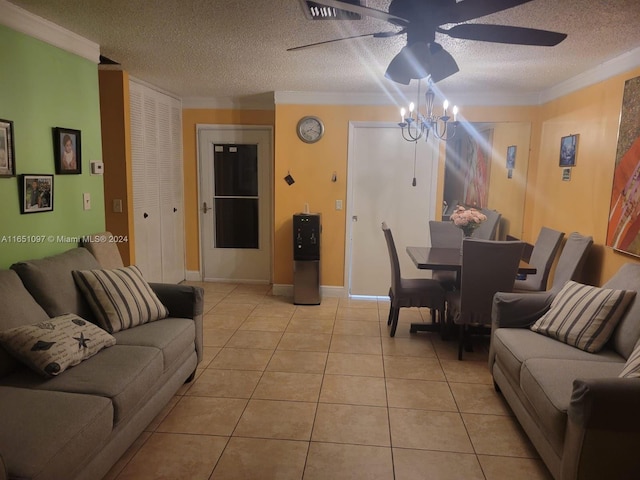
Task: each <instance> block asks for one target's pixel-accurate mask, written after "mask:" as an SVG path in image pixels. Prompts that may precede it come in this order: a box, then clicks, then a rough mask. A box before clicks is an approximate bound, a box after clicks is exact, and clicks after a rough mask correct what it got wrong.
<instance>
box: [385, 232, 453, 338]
mask: <svg viewBox="0 0 640 480" xmlns="http://www.w3.org/2000/svg"><path fill="white" fill-rule="evenodd" d="M382 231H383V232H384V238H385V240H386V242H387V250H388V251H389V263H390V265H391V287H390V288H389V298H390V300H391V306H390V308H389V318H388V320H387V325H391V331H390V333H389V336H391V337H393V336H395V334H396V328H397V326H398V317H399V316H400V309H401V308H404V307H426V308H429V309H431V310H432V311H435V312H436V313H437V318H436V316H432V321H433V322H434V323H435V322H436V321H437V322H440V326H442V319H443V318H444V296H445V291H444V289H443V288H442V287H441V286H440V283H439V282H438V281H437V280H433V279H431V278H402V275H401V274H400V261H399V259H398V252H397V250H396V245H395V242H394V241H393V235H392V233H391V229H390V228H389V227H388V226H387V224H386V222H382Z"/></svg>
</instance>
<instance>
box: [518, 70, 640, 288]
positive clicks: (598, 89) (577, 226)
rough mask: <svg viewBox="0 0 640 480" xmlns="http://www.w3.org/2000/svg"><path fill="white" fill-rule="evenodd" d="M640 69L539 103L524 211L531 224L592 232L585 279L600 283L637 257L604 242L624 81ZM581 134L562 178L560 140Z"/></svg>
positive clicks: (534, 229)
mask: <svg viewBox="0 0 640 480" xmlns="http://www.w3.org/2000/svg"><path fill="white" fill-rule="evenodd" d="M638 75H640V69H634V70H632V71H630V72H628V73H626V74H623V75H618V76H616V77H613V78H610V79H608V80H605V81H603V82H600V83H598V84H596V85H592V86H589V87H586V88H584V89H581V90H579V91H577V92H574V93H571V94H569V95H566V96H563V97H561V98H559V99H556V100H553V101H551V102H548V103H547V104H545V105H543V106H542V107H541V108H540V122H539V130H538V132H537V134H539V136H540V141H539V147H538V151H536V152H534V153H532V158H531V162H532V164H533V165H534V167H535V168H534V169H533V170H531V169H530V173H529V187H528V190H527V202H526V205H527V212H529V213H530V219H529V223H528V225H529V228H530V231H532V232H537V231H538V230H539V229H540V227H542V226H548V227H551V228H555V229H558V230H562V231H564V232H567V233H569V232H572V231H578V232H580V233H582V234H586V235H592V236H593V238H594V248H593V250H592V253H591V254H590V256H589V259H588V261H587V271H586V278H585V280H586V281H588V282H589V283H594V284H597V285H600V284H602V283H604V282H605V281H606V280H608V279H609V278H610V277H611V276H612V275H613V274H614V273H615V272H616V271H617V270H618V268H620V266H621V265H622V264H623V263H626V262H636V263H637V262H638V259H636V258H635V257H632V256H629V255H625V254H621V253H619V252H615V251H613V249H611V248H609V247H605V246H604V244H605V241H606V234H607V219H608V215H609V203H610V196H611V186H612V181H613V172H614V166H615V154H616V146H617V136H618V126H619V119H620V111H621V105H622V95H623V89H624V82H625V81H626V80H627V79H629V78H634V77H636V76H638ZM576 133H577V134H580V138H579V141H578V152H577V158H576V166H575V167H574V168H573V169H572V172H571V180H570V181H568V182H566V181H562V178H561V175H562V169H561V168H560V167H559V166H558V163H559V155H560V139H561V137H563V136H566V135H570V134H576Z"/></svg>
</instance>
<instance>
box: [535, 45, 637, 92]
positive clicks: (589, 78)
mask: <svg viewBox="0 0 640 480" xmlns="http://www.w3.org/2000/svg"><path fill="white" fill-rule="evenodd" d="M636 67H640V47H638V48H635V49H633V50H630V51H628V52H626V53H623V54H622V55H619V56H617V57H614V58H612V59H610V60H607V61H605V62H602V63H601V64H600V65H597V66H596V67H594V68H592V69H590V70H587V71H585V72H582V73H580V74H578V75H576V76H575V77H572V78H570V79H568V80H566V81H564V82H561V83H559V84H557V85H555V86H553V87H551V88H548V89H547V90H544V91H542V92H541V93H540V98H539V99H538V103H539V104H543V103H547V102H550V101H551V100H555V99H556V98H559V97H562V96H564V95H568V94H569V93H573V92H575V91H577V90H580V89H582V88H585V87H588V86H590V85H594V84H596V83H599V82H602V81H604V80H607V79H608V78H611V77H615V76H616V75H619V74H621V73H625V72H628V71H629V70H632V69H634V68H636Z"/></svg>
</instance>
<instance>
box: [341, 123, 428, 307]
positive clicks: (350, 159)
mask: <svg viewBox="0 0 640 480" xmlns="http://www.w3.org/2000/svg"><path fill="white" fill-rule="evenodd" d="M358 128H390V129H396V130H398V137H399V138H400V131H399V128H398V124H397V123H393V122H360V121H350V122H349V144H348V148H347V210H346V216H345V222H346V223H345V249H344V251H345V262H344V290H345V294H346V296H347V297H350V296H351V257H352V253H353V252H352V241H351V240H352V236H353V233H352V227H353V222H352V220H351V217H352V216H353V215H354V211H353V205H354V194H355V192H354V188H353V176H354V173H355V172H354V168H355V149H356V145H355V132H356V129H358ZM418 141H420V140H418ZM423 141H424V140H423ZM429 143H431V140H429ZM430 148H431V149H432V155H431V157H432V158H431V162H432V166H431V170H432V173H433V174H432V175H431V192H432V193H431V195H432V198H431V200H432V212H431V215H432V216H433V218H436V217H435V215H436V213H437V205H436V204H437V199H438V190H437V188H438V175H439V169H440V166H439V161H440V145H430ZM434 149H435V150H434ZM434 151H437V152H438V154H437V155H433V152H434ZM372 298H378V299H387V298H388V297H386V296H382V297H372Z"/></svg>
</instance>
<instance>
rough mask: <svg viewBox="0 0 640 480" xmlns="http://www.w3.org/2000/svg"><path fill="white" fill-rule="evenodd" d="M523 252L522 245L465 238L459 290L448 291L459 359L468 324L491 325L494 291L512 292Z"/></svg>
mask: <svg viewBox="0 0 640 480" xmlns="http://www.w3.org/2000/svg"><path fill="white" fill-rule="evenodd" d="M523 249H524V243H523V242H507V241H492V240H479V239H474V238H470V239H465V240H464V242H463V244H462V272H461V279H460V289H459V290H456V291H453V292H447V294H446V300H447V305H448V308H449V315H450V317H451V318H452V319H453V322H454V323H455V324H456V325H458V328H459V344H458V360H462V350H463V348H464V343H465V340H466V335H467V330H468V327H469V326H470V325H473V326H487V325H491V307H492V305H493V296H494V295H495V294H496V292H511V291H512V290H513V284H514V282H515V279H516V273H517V272H518V265H519V264H520V258H521V257H522V251H523Z"/></svg>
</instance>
